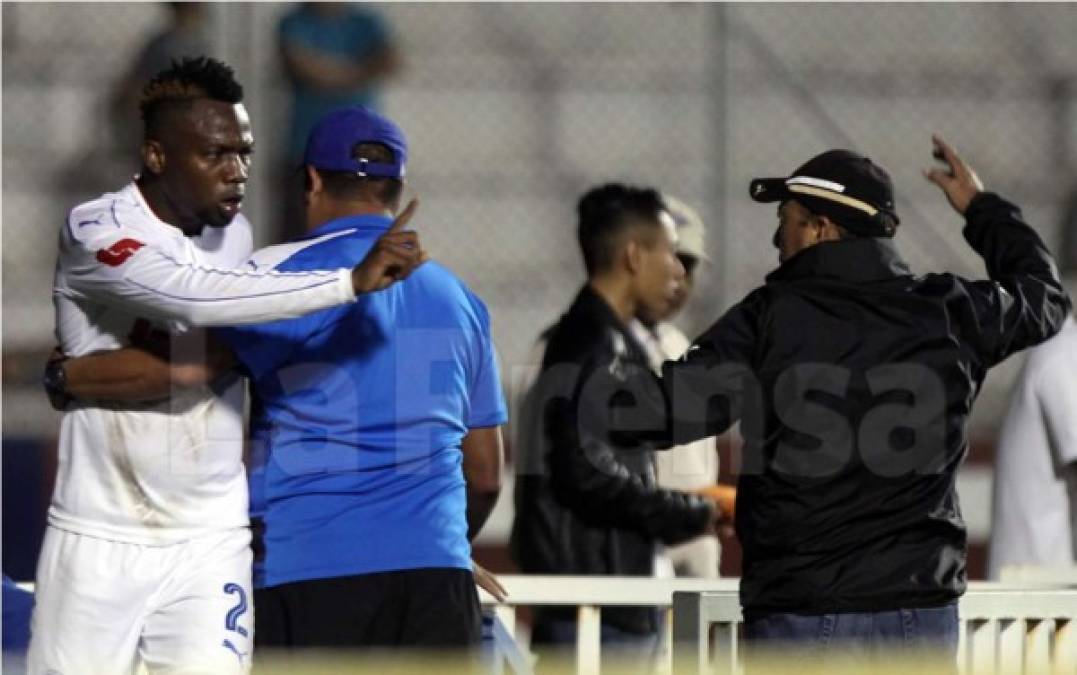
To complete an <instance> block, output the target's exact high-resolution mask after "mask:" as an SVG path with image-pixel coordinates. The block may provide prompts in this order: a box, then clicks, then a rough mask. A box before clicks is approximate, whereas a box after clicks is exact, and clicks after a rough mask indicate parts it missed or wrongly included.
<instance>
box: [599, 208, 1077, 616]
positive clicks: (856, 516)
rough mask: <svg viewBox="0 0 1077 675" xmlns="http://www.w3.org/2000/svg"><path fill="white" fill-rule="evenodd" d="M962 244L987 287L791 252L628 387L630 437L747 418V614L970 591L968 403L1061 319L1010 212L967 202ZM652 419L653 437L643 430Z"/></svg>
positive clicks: (622, 415) (841, 248) (891, 265)
mask: <svg viewBox="0 0 1077 675" xmlns="http://www.w3.org/2000/svg"><path fill="white" fill-rule="evenodd" d="M964 234H965V238H966V239H967V240H968V242H969V244H971V245H972V247H973V248H974V249H975V250H976V251H977V252H978V253H979V254H980V255H981V256H982V257H983V259H984V262H985V264H986V266H987V273H988V275H989V276H990V278H991V280H990V281H968V280H965V279H961V278H959V277H956V276H954V275H952V274H928V275H925V276H914V275H913V274H912V273H911V272H910V271H909V269H908V267H907V266H906V265H905V263H904V262H902V260H901V258H900V257H899V256H898V253H897V250H896V249H895V248H894V245H893V243H892V241H891V240H887V239H871V238H867V239H852V240H845V241H839V242H830V243H823V244H819V245H816V246H812V247H810V248H808V249H806V250H804V251H802V252H800V253H799V254H798V255H796V256H794V257H793V258H791V259H789V260H788V261H786V262H785V263H784V264H783V265H782V266H781V267H780V268H779V269H778V270H776V271H775V272H774V273H772V274H770V275H769V276H768V277H767V283H766V285H765V286H763V287H761V288H758V289H756V290H755V291H753V292H752V293H750V294H749V295H748V296H747V297H746V298H745V299H744V300H743V301H742V302H741V303H739V304H738V305H736V306H734V307H733V308H732V309H730V310H729V311H728V312H727V313H726V314H725V315H723V316H722V317H721V318H720V319H719V320H718V322H717V323H715V324H714V326H712V327H711V328H710V329H709V330H707V332H705V333H704V334H703V335H702V336H701V337H700V338H699V339H697V340H696V341H695V343H694V344H693V345H692V347H690V348H689V352H688V353H687V355H686V357H685V358H684V359H682V360H680V361H676V362H668V363H666V364H665V366H664V368H663V377H662V378H661V381H660V383H658V384H659V387H660V389H659V387H656V386H654V385H655V384H656V382H655V380H654V379H652V380H651V381H650V382H649V383H647V384H646V385H641V384H638V383H637V391H636V392H635V393H636V396H637V400H636V401H635V405H634V406H633V407H631V408H626V409H625V410H623V411H616V413H615V415H614V417H615V421H614V425H629V424H632V425H636V426H637V430H636V431H635V432H632V433H626V434H623V436H631V437H633V438H644V439H648V440H651V441H660V442H664V443H672V442H676V443H681V442H685V441H688V440H692V439H695V438H699V437H704V436H710V435H714V434H716V433H720V432H722V431H724V430H725V429H726V428H727V427H729V426H730V424H731V423H732V422H734V421H736V420H737V419H740V421H741V433H742V435H743V436H744V440H745V447H744V462H743V468H742V472H741V477H740V482H739V493H738V498H737V521H736V527H737V533H738V536H739V538H740V541H741V544H742V545H743V547H744V576H743V579H742V582H741V602H742V604H743V606H744V608H745V610H746V611H748V612H752V611H758V612H769V611H780V612H800V613H822V612H844V611H875V610H886V609H894V608H898V607H929V606H934V605H939V604H943V603H946V602H949V601H951V600H953V599H955V598H957V597H958V596H960V595H961V594H962V593H963V592H964V590H965V582H966V572H965V557H966V532H965V525H964V522H963V520H962V517H961V509H960V506H959V504H958V500H957V494H956V492H955V489H954V482H955V472H956V471H957V467H958V464H959V463H960V462H961V460H962V459H963V458H964V456H965V454H966V452H967V448H968V441H967V438H966V433H965V425H966V422H967V420H968V416H969V413H970V411H971V408H972V404H973V401H974V399H975V398H976V395H977V394H978V393H979V390H980V386H981V384H982V383H983V380H984V376H985V375H986V374H987V370H988V368H990V367H991V366H993V365H995V364H997V363H999V362H1000V361H1002V360H1003V359H1005V358H1006V357H1007V356H1009V355H1010V354H1012V353H1014V352H1016V351H1018V350H1021V349H1024V348H1026V347H1029V346H1032V345H1035V344H1037V343H1039V342H1042V341H1043V340H1046V339H1047V338H1049V337H1051V336H1052V335H1054V334H1055V333H1056V332H1058V330H1059V329H1060V328H1061V326H1062V321H1063V320H1064V317H1066V315H1067V314H1068V312H1069V306H1070V303H1069V300H1068V298H1067V297H1066V295H1065V292H1064V291H1063V290H1062V286H1061V284H1060V282H1059V280H1058V277H1057V273H1056V269H1055V267H1054V264H1053V262H1052V260H1051V258H1050V256H1049V254H1048V252H1047V250H1046V249H1045V247H1044V245H1043V243H1042V242H1041V241H1040V238H1039V237H1038V236H1037V235H1036V233H1035V232H1034V231H1033V230H1032V229H1031V228H1029V227H1028V226H1027V225H1025V224H1024V222H1023V221H1022V220H1021V214H1020V211H1019V210H1018V208H1017V207H1016V206H1014V205H1013V204H1010V203H1008V202H1006V201H1004V200H1002V199H1001V198H999V197H998V196H996V195H993V194H982V195H979V196H977V197H976V198H975V199H974V200H973V202H972V203H971V204H970V206H969V208H968V211H967V225H966V227H965V230H964ZM643 386H646V387H649V389H648V390H643V389H642V387H643ZM656 391H658V392H659V394H660V395H659V396H657V397H656V396H655V392H656ZM648 416H652V417H662V418H663V419H662V423H658V422H655V420H653V419H652V420H651V421H650V424H651V426H652V427H654V428H655V429H658V428H660V429H661V430H660V431H653V432H640V431H638V425H639V422H638V420H639V419H640V418H641V417H648ZM663 424H664V425H665V426H662V425H663ZM615 437H617V438H621V436H615ZM623 440H625V439H623V438H622V441H623Z"/></svg>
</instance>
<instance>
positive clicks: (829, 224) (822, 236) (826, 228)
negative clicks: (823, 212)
mask: <svg viewBox="0 0 1077 675" xmlns="http://www.w3.org/2000/svg"><path fill="white" fill-rule="evenodd" d="M814 218H815V219H816V222H815V223H813V225H814V226H815V227H817V228H818V230H817V231H816V237H817V241H838V240H839V239H841V228H840V227H839V226H838V224H837V223H835V222H834V221H833V220H831V219H830V218H829V216H820V215H815V216H814Z"/></svg>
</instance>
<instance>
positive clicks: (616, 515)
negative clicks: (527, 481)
mask: <svg viewBox="0 0 1077 675" xmlns="http://www.w3.org/2000/svg"><path fill="white" fill-rule="evenodd" d="M606 365H607V364H600V365H598V366H593V367H589V366H587V365H585V366H584V367H583V369H582V372H583V376H582V377H579V375H578V372H579V371H577V372H573V371H572V369H568V368H565V369H562V368H548V369H547V370H546V371H544V373H543V375H542V376H541V377H540V378H539V380H540V381H539V384H538V385H537V386H540V387H542V390H544V391H564V390H565V387H564V386H563V385H561V384H558V383H551V382H549V381H546V378H551V377H552V378H560V377H564V378H571V379H573V380H576V381H578V382H579V387H578V388H577V389H576V394H574V395H573V396H572V397H571V398H565V397H557V398H552V399H550V400H545V401H542V400H540V399H535V400H534V402H533V403H534V404H536V405H539V406H541V409H539V410H537V411H535V414H538V415H541V419H542V420H543V424H542V426H543V431H544V434H545V436H546V438H548V439H549V443H550V445H549V455H548V457H549V465H548V466H549V471H550V485H551V487H552V488H553V493H554V496H555V498H556V499H557V500H558V501H559V502H560V503H561V504H563V505H564V506H565V507H567V508H570V509H571V510H572V511H573V512H574V513H577V514H579V515H580V517H581V518H583V519H584V520H585V521H587V522H589V523H591V524H592V525H594V526H596V527H621V528H626V529H631V530H634V531H637V532H641V533H643V534H645V535H647V536H649V537H653V538H656V539H660V540H662V541H663V542H665V543H667V544H676V543H679V542H682V541H686V540H688V539H691V538H693V537H696V536H698V535H700V534H704V533H708V532H714V531H715V529H716V527H717V526H718V523H719V519H720V517H721V513H720V510H719V509H718V508H717V507H716V505H715V504H714V503H713V502H712V500H710V499H708V498H705V497H703V496H700V495H694V494H688V493H685V492H680V491H677V490H666V489H662V488H656V487H654V486H653V485H649V484H647V483H646V482H645V481H644V480H643V478H641V477H640V476H639V475H637V474H636V473H634V472H633V471H631V470H630V469H629V468H628V467H627V466H626V465H625V463H624V460H622V458H621V457H620V456H619V455H618V452H617V451H616V450H615V449H614V448H613V446H612V445H611V442H610V438H609V431H610V429H609V428H607V427H605V425H604V423H605V421H606V420H607V419H609V417H608V414H609V399H608V398H607V397H606V396H605V395H604V393H603V392H602V391H601V389H596V388H594V385H593V383H594V380H591V379H590V377H591V376H590V375H589V374H588V373H592V374H593V373H600V372H607V371H608V368H606V367H605V366H606ZM577 378H578V379H577ZM607 391H608V390H607Z"/></svg>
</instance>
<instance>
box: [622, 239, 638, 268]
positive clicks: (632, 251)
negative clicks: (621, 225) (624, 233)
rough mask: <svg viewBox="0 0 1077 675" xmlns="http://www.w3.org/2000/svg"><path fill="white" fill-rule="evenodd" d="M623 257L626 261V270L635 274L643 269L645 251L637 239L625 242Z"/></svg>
mask: <svg viewBox="0 0 1077 675" xmlns="http://www.w3.org/2000/svg"><path fill="white" fill-rule="evenodd" d="M621 255H622V256H623V258H624V261H625V269H627V270H628V271H629V272H631V273H632V274H635V273H637V272H639V271H640V269H642V268H643V249H642V247H641V246H640V243H639V242H638V241H636V240H635V239H629V240H628V241H626V242H625V245H624V248H623V249H622V253H621Z"/></svg>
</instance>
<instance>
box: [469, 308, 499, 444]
mask: <svg viewBox="0 0 1077 675" xmlns="http://www.w3.org/2000/svg"><path fill="white" fill-rule="evenodd" d="M473 302H474V303H475V304H476V309H477V310H479V314H480V320H481V328H480V331H479V332H478V337H477V340H478V345H477V351H478V358H477V360H476V363H477V368H476V372H475V375H474V377H473V378H472V382H471V391H470V392H469V394H470V412H469V414H468V419H467V426H468V428H470V429H475V428H479V427H494V426H498V425H500V424H504V423H505V422H507V421H508V419H509V415H508V407H507V406H506V405H505V394H504V392H503V391H502V388H501V371H500V368H498V365H497V350H496V349H494V342H493V339H492V338H491V336H490V317H489V314H488V313H487V311H486V307H485V306H483V304H482V302H481V301H479V300H478V299H477V298H474V299H473Z"/></svg>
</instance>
